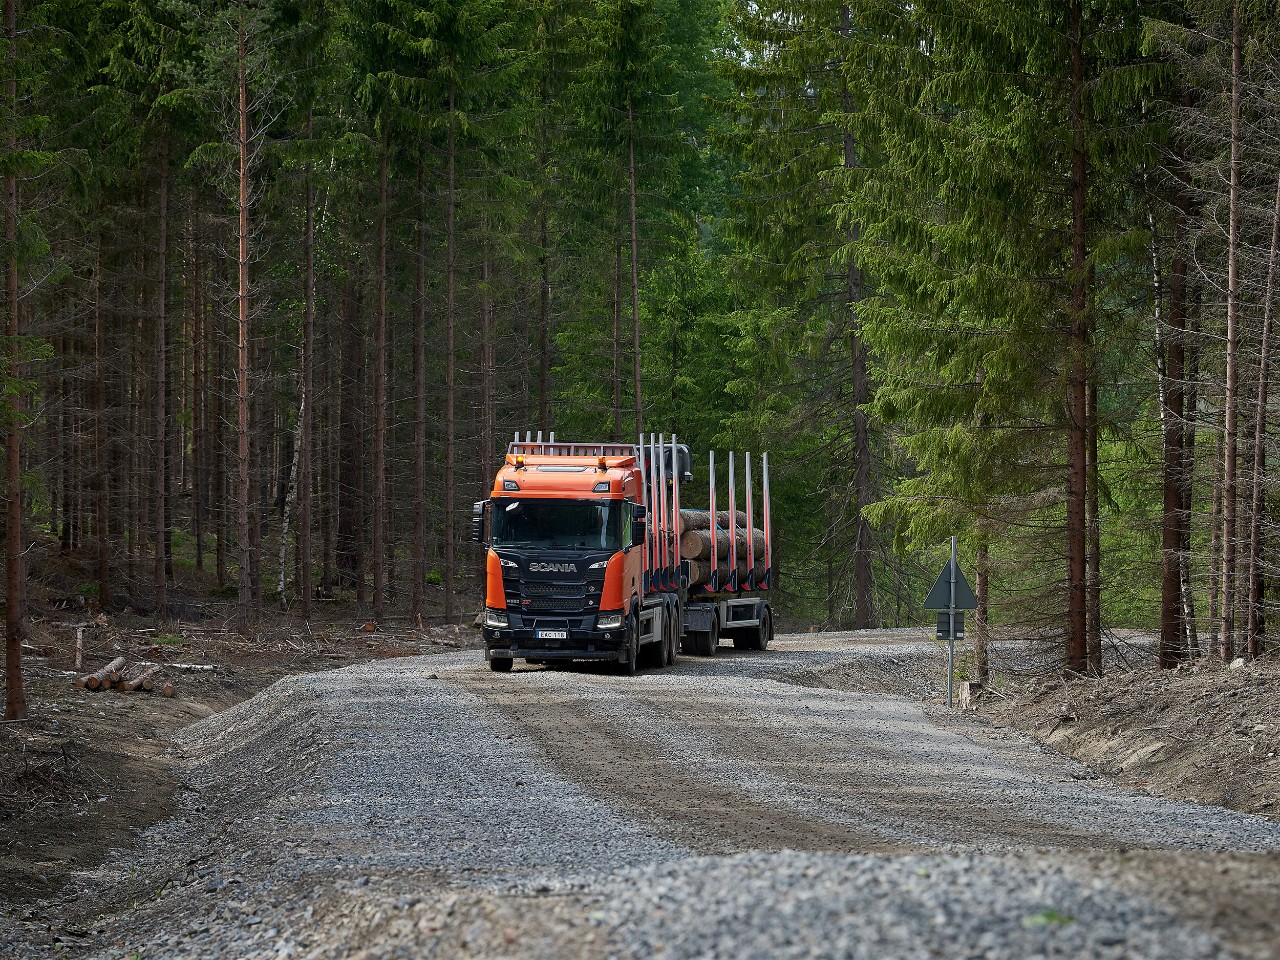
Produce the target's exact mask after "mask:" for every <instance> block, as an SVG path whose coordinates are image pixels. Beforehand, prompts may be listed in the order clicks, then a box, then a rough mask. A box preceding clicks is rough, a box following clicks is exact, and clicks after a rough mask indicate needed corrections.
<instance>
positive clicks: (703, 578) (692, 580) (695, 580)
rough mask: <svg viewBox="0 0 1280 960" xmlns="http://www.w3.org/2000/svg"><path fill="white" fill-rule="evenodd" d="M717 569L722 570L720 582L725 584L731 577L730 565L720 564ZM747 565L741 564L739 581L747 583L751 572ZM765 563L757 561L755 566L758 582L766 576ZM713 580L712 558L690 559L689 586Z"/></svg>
mask: <svg viewBox="0 0 1280 960" xmlns="http://www.w3.org/2000/svg"><path fill="white" fill-rule="evenodd" d="M717 569H718V570H719V571H720V583H721V584H722V585H723V584H724V583H726V582H728V579H729V572H730V571H729V567H728V566H727V565H726V564H723V563H722V564H719V565H718V567H717ZM750 572H751V571H750V569H749V568H748V567H747V565H746V564H745V563H744V564H739V566H738V581H739V582H740V583H743V584H745V583H746V582H747V574H748V573H750ZM764 574H765V565H764V564H763V563H757V564H756V566H755V575H756V580H757V582H758V581H760V580H762V579H763V578H764ZM710 581H711V562H710V560H690V561H689V586H691V587H699V586H702V585H704V584H706V583H709V582H710Z"/></svg>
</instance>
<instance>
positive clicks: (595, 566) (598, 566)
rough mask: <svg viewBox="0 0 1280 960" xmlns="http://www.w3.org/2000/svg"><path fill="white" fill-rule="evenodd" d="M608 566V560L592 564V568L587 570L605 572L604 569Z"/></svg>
mask: <svg viewBox="0 0 1280 960" xmlns="http://www.w3.org/2000/svg"><path fill="white" fill-rule="evenodd" d="M608 565H609V561H608V560H597V561H596V562H595V563H593V564H591V566H589V567H587V569H588V570H603V569H604V568H605V567H607V566H608Z"/></svg>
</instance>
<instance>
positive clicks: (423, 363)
mask: <svg viewBox="0 0 1280 960" xmlns="http://www.w3.org/2000/svg"><path fill="white" fill-rule="evenodd" d="M425 202H426V198H425V196H424V195H423V170H422V161H421V160H419V161H418V225H417V233H418V255H417V258H416V261H415V264H414V268H415V275H414V290H413V294H414V296H413V393H414V406H413V597H412V601H411V604H412V611H411V612H412V614H413V619H414V622H415V623H417V624H418V625H419V626H421V625H422V615H423V612H424V611H423V603H424V597H423V585H424V584H425V582H426V579H427V222H426V220H427V218H426V211H425V210H424V209H423V207H424V204H425Z"/></svg>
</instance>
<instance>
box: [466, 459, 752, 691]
mask: <svg viewBox="0 0 1280 960" xmlns="http://www.w3.org/2000/svg"><path fill="white" fill-rule="evenodd" d="M743 466H744V470H743V473H744V492H745V503H744V506H745V510H739V509H738V507H737V493H738V491H737V478H736V476H735V472H734V471H735V458H734V455H733V454H732V453H731V454H729V463H728V475H729V477H728V479H729V483H728V499H729V504H728V510H727V511H724V512H723V513H721V512H718V511H717V510H716V476H715V454H714V453H711V454H710V455H709V470H708V481H709V484H708V485H709V491H710V492H709V497H708V506H707V508H706V509H705V510H688V509H684V510H682V509H681V507H680V497H681V488H682V487H683V486H684V485H685V484H686V483H687V482H688V481H690V480H692V479H693V473H692V458H691V456H690V453H689V448H688V447H687V446H686V445H684V444H681V443H677V442H676V438H675V437H674V436H670V437H669V436H666V435H662V434H659V435H649V436H647V437H642V438H641V440H640V442H639V443H635V444H630V443H563V442H559V441H557V440H556V439H555V435H554V434H552V435H551V436H550V438H549V439H548V440H546V441H543V439H542V436H541V434H539V435H538V436H537V438H536V439H535V438H534V437H533V436H532V435H530V434H526V435H525V438H524V439H523V440H521V439H520V435H519V434H516V437H515V440H514V441H513V442H512V443H511V445H510V447H509V448H508V450H507V454H506V458H505V460H504V462H503V464H502V466H501V468H500V469H499V470H498V474H497V476H496V477H495V478H494V482H493V490H492V494H491V496H490V497H489V499H487V500H481V501H479V502H477V503H476V504H475V506H474V510H473V514H472V538H473V539H474V540H475V541H476V542H478V543H481V544H482V545H483V546H484V548H485V603H484V612H483V614H482V624H483V627H482V629H483V632H484V642H485V656H486V658H487V659H488V661H489V666H490V667H491V668H492V669H493V670H495V671H507V670H510V669H511V667H512V664H513V663H514V662H515V661H516V660H517V659H523V660H526V661H528V662H530V663H547V662H550V661H567V660H600V661H610V662H614V663H617V664H618V665H619V667H620V669H621V671H622V672H623V673H626V674H634V673H635V671H636V669H637V667H638V666H639V665H644V666H661V667H665V666H669V665H670V664H672V663H674V662H675V658H676V653H677V651H678V650H679V651H682V652H685V653H693V654H697V655H700V656H711V655H713V654H714V653H715V651H716V648H717V647H718V646H719V643H720V640H721V638H722V637H728V638H730V639H732V640H733V643H734V646H736V647H739V648H747V649H755V650H764V649H767V648H768V646H769V642H770V640H771V639H772V638H773V611H772V608H771V607H770V604H769V601H768V591H769V589H770V588H771V587H772V586H773V585H774V582H775V579H776V575H775V571H774V567H773V543H772V541H773V533H772V523H771V516H770V509H769V458H768V454H764V455H762V457H761V458H760V472H761V482H762V490H761V496H760V498H759V507H760V519H759V526H757V516H756V503H755V497H754V491H753V489H752V466H751V454H749V453H748V454H746V455H745V457H744V461H743ZM682 540H683V542H684V543H685V545H686V550H685V551H684V553H685V555H682V547H681V544H682ZM762 541H763V542H762ZM691 552H692V554H693V555H694V556H696V557H697V559H694V556H690V555H689V554H690V553H691Z"/></svg>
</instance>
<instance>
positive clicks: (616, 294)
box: [613, 240, 622, 442]
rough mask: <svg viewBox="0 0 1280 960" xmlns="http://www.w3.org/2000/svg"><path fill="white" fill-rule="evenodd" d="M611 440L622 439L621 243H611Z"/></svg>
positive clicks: (617, 241) (616, 241)
mask: <svg viewBox="0 0 1280 960" xmlns="http://www.w3.org/2000/svg"><path fill="white" fill-rule="evenodd" d="M613 439H614V441H615V442H616V441H620V440H621V439H622V241H621V240H615V241H614V243H613Z"/></svg>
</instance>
